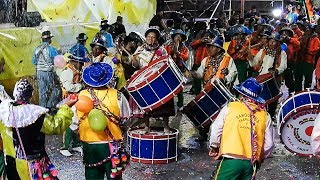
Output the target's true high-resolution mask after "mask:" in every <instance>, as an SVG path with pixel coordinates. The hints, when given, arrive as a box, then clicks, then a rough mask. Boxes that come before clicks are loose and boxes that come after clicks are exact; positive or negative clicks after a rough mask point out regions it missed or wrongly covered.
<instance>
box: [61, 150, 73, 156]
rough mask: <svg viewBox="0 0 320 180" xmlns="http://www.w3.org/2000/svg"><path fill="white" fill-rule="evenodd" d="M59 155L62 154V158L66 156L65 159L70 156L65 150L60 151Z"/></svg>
mask: <svg viewBox="0 0 320 180" xmlns="http://www.w3.org/2000/svg"><path fill="white" fill-rule="evenodd" d="M60 154H62V155H63V156H66V157H70V156H72V153H71V152H70V151H68V150H67V149H62V150H60Z"/></svg>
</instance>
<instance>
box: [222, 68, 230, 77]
mask: <svg viewBox="0 0 320 180" xmlns="http://www.w3.org/2000/svg"><path fill="white" fill-rule="evenodd" d="M221 73H222V74H224V75H225V76H226V75H228V74H229V70H228V68H223V69H221Z"/></svg>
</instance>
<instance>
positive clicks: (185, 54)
mask: <svg viewBox="0 0 320 180" xmlns="http://www.w3.org/2000/svg"><path fill="white" fill-rule="evenodd" d="M171 38H172V41H171V42H170V44H168V45H166V46H165V48H166V50H167V51H168V54H169V55H170V56H171V57H172V59H173V61H174V62H175V63H176V65H177V66H178V68H179V69H180V71H181V72H184V71H186V63H185V61H187V60H188V58H189V49H188V48H187V46H186V45H185V44H184V41H185V40H186V39H187V36H186V34H185V32H183V31H182V30H181V29H176V30H174V31H173V33H172V35H171ZM177 96H178V102H177V106H178V108H179V109H181V108H182V106H183V91H180V92H179V93H178V95H177Z"/></svg>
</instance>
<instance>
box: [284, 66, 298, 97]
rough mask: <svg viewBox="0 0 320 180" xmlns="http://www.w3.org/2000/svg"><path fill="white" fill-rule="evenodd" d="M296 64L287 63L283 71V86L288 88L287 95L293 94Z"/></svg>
mask: <svg viewBox="0 0 320 180" xmlns="http://www.w3.org/2000/svg"><path fill="white" fill-rule="evenodd" d="M296 68H297V64H295V63H288V64H287V69H286V70H285V71H284V80H285V84H286V86H287V88H288V91H289V94H290V93H292V92H294V86H295V78H294V77H295V74H296V71H297V70H296Z"/></svg>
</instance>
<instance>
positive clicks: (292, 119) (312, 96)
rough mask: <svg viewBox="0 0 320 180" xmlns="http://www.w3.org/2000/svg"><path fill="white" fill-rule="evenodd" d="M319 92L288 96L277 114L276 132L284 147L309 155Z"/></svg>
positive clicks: (299, 153) (319, 96) (319, 97)
mask: <svg viewBox="0 0 320 180" xmlns="http://www.w3.org/2000/svg"><path fill="white" fill-rule="evenodd" d="M319 103H320V92H317V91H304V92H301V93H299V94H296V95H294V96H292V97H290V98H288V99H287V100H286V101H285V102H284V103H283V104H282V105H281V107H280V109H279V112H278V115H277V124H278V128H279V129H278V133H279V135H280V139H281V141H282V143H283V144H284V145H285V147H286V149H288V150H289V151H290V152H292V153H295V154H297V155H299V156H311V155H312V152H311V145H310V140H311V133H312V130H313V125H314V121H315V119H316V117H317V115H318V113H319V110H318V106H319Z"/></svg>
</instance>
